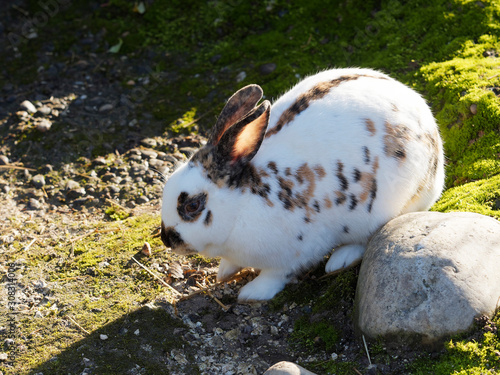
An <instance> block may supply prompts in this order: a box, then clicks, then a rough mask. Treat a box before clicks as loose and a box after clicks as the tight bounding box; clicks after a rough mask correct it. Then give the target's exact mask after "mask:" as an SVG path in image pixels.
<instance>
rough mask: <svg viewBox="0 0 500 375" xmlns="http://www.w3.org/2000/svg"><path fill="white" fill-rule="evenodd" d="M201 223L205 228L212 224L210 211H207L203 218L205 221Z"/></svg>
mask: <svg viewBox="0 0 500 375" xmlns="http://www.w3.org/2000/svg"><path fill="white" fill-rule="evenodd" d="M203 223H204V224H205V225H206V226H209V225H210V224H212V211H210V210H208V212H207V216H205V220H204V221H203Z"/></svg>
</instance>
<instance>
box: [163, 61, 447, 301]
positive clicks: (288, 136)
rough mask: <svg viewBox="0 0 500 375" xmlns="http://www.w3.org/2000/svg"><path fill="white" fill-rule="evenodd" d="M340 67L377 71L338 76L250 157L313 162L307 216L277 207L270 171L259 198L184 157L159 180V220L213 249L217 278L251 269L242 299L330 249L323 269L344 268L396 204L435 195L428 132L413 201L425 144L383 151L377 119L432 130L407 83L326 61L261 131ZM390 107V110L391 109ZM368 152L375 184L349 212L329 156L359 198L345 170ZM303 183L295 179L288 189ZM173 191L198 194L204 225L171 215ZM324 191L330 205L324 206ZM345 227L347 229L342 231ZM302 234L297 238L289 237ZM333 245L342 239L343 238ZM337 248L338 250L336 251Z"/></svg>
mask: <svg viewBox="0 0 500 375" xmlns="http://www.w3.org/2000/svg"><path fill="white" fill-rule="evenodd" d="M347 74H363V75H369V76H372V77H373V76H379V77H380V76H383V77H386V78H387V79H374V78H365V77H361V78H359V79H356V80H352V81H348V82H344V83H341V84H339V85H338V86H337V87H334V88H332V89H331V90H330V91H329V92H328V94H326V95H325V96H324V97H323V98H321V99H318V100H313V101H311V102H310V103H309V107H308V108H307V109H306V110H304V111H303V112H301V113H300V114H299V115H297V116H296V117H295V118H294V119H293V121H291V122H290V123H289V124H287V125H285V126H284V127H283V128H282V129H281V131H280V132H278V133H277V134H275V135H272V136H270V137H269V138H265V139H264V141H263V143H262V145H261V146H260V149H259V150H258V152H257V154H256V155H255V157H254V158H253V159H252V161H251V163H252V164H253V165H254V166H255V167H256V168H257V169H260V170H266V171H269V170H268V169H267V165H268V163H269V162H270V161H273V162H275V163H276V165H277V166H278V169H279V170H280V173H283V171H284V169H285V168H290V170H291V171H293V172H295V171H296V170H297V169H298V168H299V167H300V166H302V165H303V164H304V163H307V165H308V166H309V167H313V166H321V167H322V168H323V169H324V171H325V172H326V175H325V176H324V177H323V178H316V180H315V183H316V187H315V190H314V197H313V200H311V201H310V204H312V202H313V201H314V200H317V201H318V202H320V206H321V211H320V212H319V213H317V212H314V213H312V214H311V222H310V223H305V222H304V216H305V210H304V209H301V208H295V209H293V210H290V209H286V208H285V207H284V205H283V203H282V202H281V201H280V200H279V198H278V196H277V192H278V191H279V190H280V186H279V183H278V181H277V179H276V178H275V176H273V175H272V174H271V173H269V176H268V177H264V178H263V180H264V181H265V182H267V183H268V184H269V185H270V187H271V193H270V194H269V200H270V202H271V204H272V207H271V206H270V205H269V202H266V200H265V199H263V198H262V197H261V196H259V195H257V194H252V193H251V192H250V191H249V189H236V188H229V187H226V186H223V187H218V186H217V185H216V184H214V183H213V182H212V181H210V180H209V179H208V178H207V177H206V174H205V173H204V171H203V170H202V169H201V168H199V167H192V166H189V165H188V164H186V165H184V166H183V167H181V168H179V169H178V170H177V171H176V172H175V173H174V174H173V175H172V176H171V177H170V179H169V180H168V182H167V183H166V185H165V189H164V195H163V205H162V221H163V223H164V225H165V226H168V227H173V228H175V230H176V231H177V232H178V233H179V234H180V235H181V237H182V239H183V240H184V241H185V242H186V243H187V244H188V245H189V247H190V248H191V249H192V250H194V251H197V252H199V253H201V254H203V255H206V256H209V257H221V258H222V261H221V265H220V269H219V275H218V276H219V278H220V279H225V278H227V277H229V276H231V274H233V273H235V272H237V271H238V270H239V269H240V268H242V267H247V266H250V267H254V268H256V269H260V270H261V274H260V276H258V277H257V278H256V279H255V280H254V281H252V282H250V283H249V284H247V285H246V286H245V287H244V288H242V290H241V292H240V299H242V300H265V299H269V298H272V297H273V296H274V295H275V294H276V293H277V292H279V291H280V290H281V289H283V287H284V286H285V284H286V283H287V282H288V281H289V280H290V279H291V277H293V275H294V274H295V273H297V272H298V271H300V270H301V269H304V268H307V267H310V266H312V265H314V264H317V263H318V262H320V261H321V260H322V259H323V257H324V256H325V255H328V254H329V253H330V252H331V251H332V249H333V248H335V249H336V250H335V252H334V253H333V255H332V257H331V259H330V260H329V261H328V263H327V266H326V271H327V272H333V271H335V270H338V269H341V268H345V267H348V266H349V265H350V264H352V263H354V262H356V261H359V260H360V259H361V257H362V254H363V252H364V248H365V246H366V243H367V241H368V239H369V238H370V236H371V235H372V234H373V233H374V232H375V231H376V230H377V229H378V228H380V227H381V226H382V225H384V224H385V223H386V222H387V221H389V220H390V219H392V218H394V217H396V216H398V215H401V214H403V213H405V212H410V211H418V210H427V209H428V208H429V207H430V206H431V205H432V204H433V202H435V200H436V199H437V198H438V197H439V195H440V193H441V191H442V188H443V181H444V169H443V154H442V145H441V140H440V139H439V137H437V138H436V139H435V141H436V142H437V144H438V147H439V152H438V155H437V156H436V157H437V158H438V161H439V165H438V169H437V173H436V176H435V178H434V179H433V180H431V181H428V182H427V184H426V185H425V187H424V188H423V191H421V194H420V196H419V197H418V199H413V200H412V197H414V196H415V191H416V190H417V188H418V187H419V186H421V185H422V183H423V181H425V178H426V175H427V173H428V165H429V159H430V158H431V155H430V151H429V149H428V147H427V146H426V145H425V144H424V143H423V142H422V141H421V140H420V139H417V138H411V139H409V140H408V141H407V143H406V144H405V149H406V158H405V160H404V161H403V162H401V161H399V160H396V159H395V158H393V157H389V156H387V155H385V153H384V136H385V135H386V130H385V125H384V124H385V122H389V123H391V124H403V125H405V126H406V127H407V128H409V129H410V130H411V131H413V132H415V134H416V133H422V131H424V132H427V133H429V134H436V129H437V126H436V123H435V121H434V118H433V116H432V113H431V111H430V110H429V108H428V106H427V105H426V103H425V101H424V100H423V99H422V98H421V97H420V96H419V95H418V94H417V93H415V92H414V91H413V90H411V89H409V88H408V87H406V86H404V85H403V84H401V83H399V82H397V81H395V80H392V79H389V77H387V76H384V75H382V74H381V73H379V72H375V71H372V70H368V69H334V70H328V71H324V72H321V73H319V74H316V75H314V76H311V77H308V78H306V79H304V80H303V81H301V82H299V83H298V84H297V85H296V86H295V87H293V88H292V89H291V90H290V91H288V92H287V93H285V94H284V95H283V96H282V97H281V98H279V99H278V100H277V101H276V102H275V103H274V104H273V106H272V108H271V114H270V120H269V125H268V130H269V129H272V128H273V127H274V125H275V124H276V122H277V121H278V119H279V117H280V115H281V113H282V112H283V111H285V110H287V108H289V107H290V105H291V104H292V103H293V102H294V101H295V99H296V98H297V97H298V96H299V95H300V94H302V93H304V92H305V91H307V90H308V89H310V88H311V87H313V86H315V85H316V84H318V83H320V82H325V81H331V80H333V79H335V78H337V77H340V76H345V75H347ZM394 106H396V107H397V111H395V110H394ZM367 119H369V120H371V121H373V124H374V127H375V129H376V133H375V135H372V134H370V133H369V132H368V131H367V129H366V120H367ZM363 147H368V148H369V150H370V157H371V163H370V164H369V165H368V164H366V163H365V162H364V157H363V153H362V152H361V150H362V149H363ZM375 158H378V164H379V165H378V170H377V171H376V180H377V191H376V198H375V199H374V201H373V207H372V210H371V212H368V211H367V209H366V202H365V203H364V204H359V205H358V207H357V208H355V209H354V210H350V209H349V202H348V201H347V202H345V204H343V205H336V204H335V199H336V196H335V191H339V190H340V185H339V178H338V176H337V175H336V171H337V163H338V162H339V161H340V162H341V163H342V164H343V174H344V175H345V177H346V178H347V180H348V182H349V189H348V194H354V195H357V196H359V195H360V194H361V193H362V191H363V186H361V184H359V183H356V182H355V181H354V180H353V170H354V169H355V168H356V169H358V170H359V171H361V172H366V173H369V172H370V171H371V170H372V168H373V163H374V162H373V161H374V160H375ZM305 186H306V185H304V184H302V185H301V184H299V183H297V182H296V183H295V186H294V187H295V188H296V191H297V192H301V191H303V190H304V189H305ZM181 192H187V193H188V194H190V195H195V194H198V193H200V192H205V193H206V194H207V197H208V198H207V202H206V207H205V211H204V212H207V211H208V210H210V211H211V213H212V218H213V220H212V223H211V224H210V225H205V224H204V222H203V217H202V218H200V219H199V220H197V221H196V222H192V223H191V222H183V220H181V219H180V218H179V215H178V214H177V211H176V207H177V197H178V196H179V194H180V193H181ZM326 198H328V199H329V200H330V201H331V202H332V203H333V205H332V207H331V208H327V207H326V206H325V202H326V200H325V199H326ZM345 227H348V233H346V231H345V230H344V229H345ZM298 236H302V240H301V241H299V240H298ZM342 245H347V246H343V247H341V246H342ZM337 248H338V249H337Z"/></svg>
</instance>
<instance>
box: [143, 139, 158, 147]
mask: <svg viewBox="0 0 500 375" xmlns="http://www.w3.org/2000/svg"><path fill="white" fill-rule="evenodd" d="M141 144H142V145H143V146H145V147H152V148H154V147H156V146H157V145H158V142H156V140H155V139H153V138H144V139H142V140H141Z"/></svg>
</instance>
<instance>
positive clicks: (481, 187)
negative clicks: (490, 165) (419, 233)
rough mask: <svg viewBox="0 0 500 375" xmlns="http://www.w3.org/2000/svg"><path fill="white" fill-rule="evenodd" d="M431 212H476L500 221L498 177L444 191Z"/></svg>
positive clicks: (499, 178) (499, 184)
mask: <svg viewBox="0 0 500 375" xmlns="http://www.w3.org/2000/svg"><path fill="white" fill-rule="evenodd" d="M432 210H434V211H441V212H452V211H466V212H477V213H480V214H483V215H488V216H492V217H495V218H497V219H499V220H500V175H497V176H494V177H492V178H490V179H486V180H481V181H477V182H470V183H468V184H465V185H462V186H458V187H454V188H451V189H449V190H447V191H445V192H444V194H443V196H442V197H441V199H440V200H439V201H438V202H437V203H436V204H435V205H434V206H433V207H432Z"/></svg>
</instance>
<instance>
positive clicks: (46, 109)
mask: <svg viewBox="0 0 500 375" xmlns="http://www.w3.org/2000/svg"><path fill="white" fill-rule="evenodd" d="M50 112H52V109H50V107H47V106H46V105H44V106H42V107H40V108H38V111H37V113H39V114H41V115H44V116H48V115H50Z"/></svg>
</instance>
